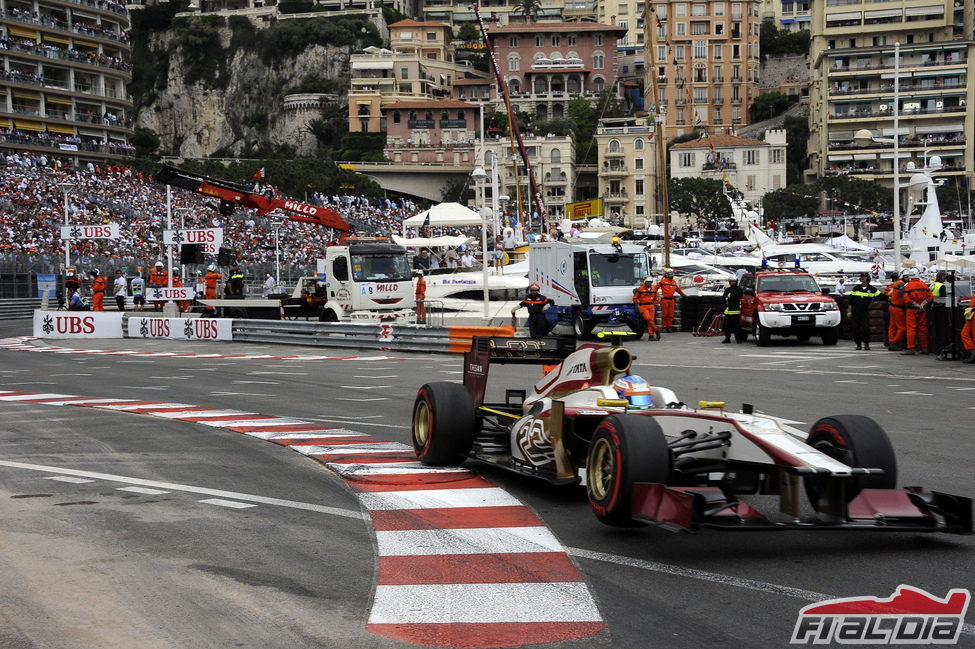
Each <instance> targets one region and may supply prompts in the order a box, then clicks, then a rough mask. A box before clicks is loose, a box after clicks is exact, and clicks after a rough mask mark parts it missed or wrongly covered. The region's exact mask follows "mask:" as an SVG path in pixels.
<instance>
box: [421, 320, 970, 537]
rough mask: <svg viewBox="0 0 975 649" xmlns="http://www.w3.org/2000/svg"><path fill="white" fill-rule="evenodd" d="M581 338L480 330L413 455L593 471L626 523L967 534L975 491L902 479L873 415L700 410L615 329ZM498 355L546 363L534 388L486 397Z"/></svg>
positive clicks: (433, 401)
mask: <svg viewBox="0 0 975 649" xmlns="http://www.w3.org/2000/svg"><path fill="white" fill-rule="evenodd" d="M574 345H575V343H574V341H571V340H556V339H545V340H527V339H518V338H475V339H474V340H473V343H472V346H471V350H470V351H469V352H467V354H466V355H465V357H464V382H463V385H461V384H459V383H449V382H437V383H427V384H426V385H424V386H423V387H421V388H420V390H419V392H418V393H417V397H416V401H415V403H414V406H413V446H414V450H415V451H416V454H417V457H419V459H420V460H421V461H422V462H423V463H424V464H428V465H433V466H444V465H457V464H460V463H462V462H464V461H465V460H466V459H468V458H473V459H477V460H480V461H483V462H489V463H491V464H494V465H497V466H500V467H503V468H505V469H508V470H511V471H515V472H518V473H521V474H525V475H530V476H533V477H537V478H542V479H545V480H548V481H549V482H552V483H555V484H579V483H580V482H582V481H584V482H585V483H586V487H587V492H588V495H589V501H590V504H591V505H592V509H593V511H594V513H595V514H596V517H597V518H598V519H599V520H600V521H602V522H603V523H605V524H607V525H612V526H618V527H635V526H639V525H642V524H648V523H651V524H656V525H660V526H662V527H664V528H667V529H670V530H675V531H676V530H696V529H698V528H701V527H708V528H716V529H752V530H758V529H764V530H783V529H858V530H886V531H917V532H949V533H955V534H970V533H972V501H971V499H969V498H964V497H960V496H952V495H949V494H944V493H939V492H924V491H922V490H921V489H920V488H917V487H907V488H903V489H898V488H897V463H896V460H895V458H894V450H893V448H892V446H891V443H890V440H889V439H888V437H887V434H886V433H885V432H884V430H883V429H882V428H881V427H880V426H879V425H878V424H877V423H876V422H875V421H873V420H872V419H870V418H868V417H864V416H862V415H834V416H831V417H825V418H823V419H820V420H819V421H817V422H816V423H815V424H813V426H812V428H811V429H810V431H809V433H808V434H806V433H804V432H802V431H800V430H798V429H795V428H792V427H790V426H788V425H787V424H786V422H785V421H784V420H782V419H780V418H777V417H771V416H768V415H764V414H759V413H756V412H755V411H754V408H753V407H752V406H751V405H749V404H744V406H743V407H742V409H741V412H730V411H728V410H726V409H725V404H724V403H722V402H701V403H699V404H698V407H697V408H691V407H688V406H687V405H685V404H684V403H682V402H681V401H680V400H679V399H678V398H677V396H676V395H675V394H674V393H673V392H672V391H671V390H669V389H667V388H663V387H658V386H651V385H648V384H647V383H646V381H644V380H643V379H641V378H640V377H638V376H633V375H630V374H629V370H630V366H631V363H632V360H633V357H632V355H631V354H630V352H629V350H628V349H626V348H625V347H623V346H620V345H619V339H618V338H617V339H615V340H614V344H613V345H612V346H603V345H598V344H585V345H582V346H580V347H579V348H578V349H577V350H575V349H574ZM500 363H532V364H539V365H547V366H548V367H545V370H546V371H545V373H544V375H543V376H542V378H541V380H540V381H538V383H536V384H535V386H534V387H533V388H532V390H531V392H530V393H528V392H526V391H525V390H505V401H504V403H486V402H485V400H484V399H485V393H486V389H487V379H488V371H489V369H490V367H491V365H492V364H500ZM803 487H804V488H805V492H806V495H807V497H808V498H809V504H810V507H807V508H803V507H802V505H801V502H802V501H801V491H802V489H803ZM746 494H759V495H777V496H778V512H775V513H769V514H768V515H766V514H762V513H760V512H759V511H758V510H757V509H755V508H754V507H753V506H751V505H749V504H746V503H745V502H743V501H742V500H740V496H742V495H746ZM803 509H805V510H806V511H805V512H804V511H803Z"/></svg>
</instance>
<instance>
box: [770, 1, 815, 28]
mask: <svg viewBox="0 0 975 649" xmlns="http://www.w3.org/2000/svg"><path fill="white" fill-rule="evenodd" d="M813 2H815V0H762V4H761V15H762V20H770V21H772V22H773V23H775V26H776V27H778V28H779V29H781V30H783V31H787V32H797V31H800V30H803V29H809V28H810V25H811V24H812V10H811V9H810V5H812V4H813ZM820 2H822V0H820Z"/></svg>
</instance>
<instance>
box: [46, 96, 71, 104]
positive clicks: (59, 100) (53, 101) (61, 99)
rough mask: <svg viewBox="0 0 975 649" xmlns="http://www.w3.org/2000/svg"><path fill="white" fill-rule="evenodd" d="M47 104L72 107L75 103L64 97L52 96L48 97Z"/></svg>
mask: <svg viewBox="0 0 975 649" xmlns="http://www.w3.org/2000/svg"><path fill="white" fill-rule="evenodd" d="M47 103H49V104H64V105H65V106H70V105H72V103H74V102H72V101H71V100H70V99H65V98H64V97H52V96H50V95H48V96H47Z"/></svg>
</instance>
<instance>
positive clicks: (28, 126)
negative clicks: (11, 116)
mask: <svg viewBox="0 0 975 649" xmlns="http://www.w3.org/2000/svg"><path fill="white" fill-rule="evenodd" d="M14 128H15V129H18V130H20V131H43V130H44V127H43V126H41V125H40V124H39V123H38V122H28V121H26V120H21V119H15V120H14Z"/></svg>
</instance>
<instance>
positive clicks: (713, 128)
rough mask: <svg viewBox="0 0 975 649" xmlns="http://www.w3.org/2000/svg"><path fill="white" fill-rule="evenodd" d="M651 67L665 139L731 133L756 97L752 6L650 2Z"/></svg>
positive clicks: (718, 1) (756, 24) (720, 0)
mask: <svg viewBox="0 0 975 649" xmlns="http://www.w3.org/2000/svg"><path fill="white" fill-rule="evenodd" d="M650 4H651V9H652V11H653V13H654V14H655V17H652V18H651V20H653V21H654V24H651V25H650V26H649V30H648V31H649V34H650V45H651V47H652V48H653V49H652V51H651V55H652V64H653V66H652V69H648V71H647V74H648V75H653V77H652V78H648V79H647V84H646V86H647V87H648V88H649V87H650V86H651V84H652V85H653V86H655V88H656V97H655V98H656V100H657V101H656V104H657V106H658V107H659V108H661V109H662V110H663V125H664V134H665V136H666V137H667V138H672V137H674V136H676V135H681V134H683V133H687V132H690V131H693V130H694V129H703V130H707V131H708V132H709V133H722V132H731V131H732V130H733V129H735V128H738V127H739V126H744V125H745V124H748V123H749V115H748V107H749V106H750V105H751V103H752V102H753V101H754V100H755V98H756V97H757V96H758V94H759V91H758V81H759V54H760V53H759V43H758V40H759V32H760V28H761V20H760V18H759V7H758V2H757V1H754V2H728V1H727V0H701V1H698V2H685V1H675V0H651V3H650Z"/></svg>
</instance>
